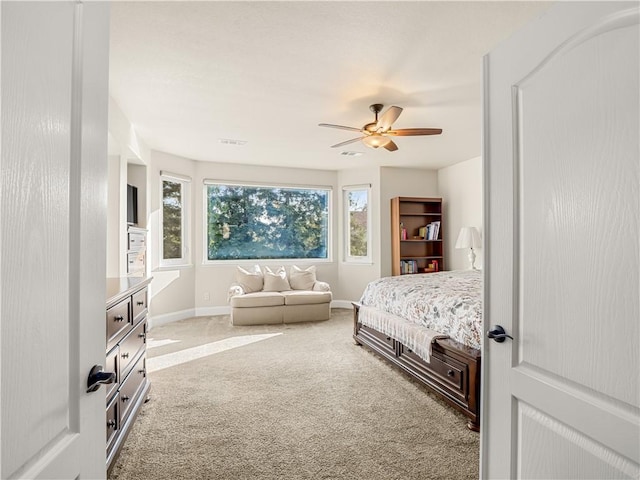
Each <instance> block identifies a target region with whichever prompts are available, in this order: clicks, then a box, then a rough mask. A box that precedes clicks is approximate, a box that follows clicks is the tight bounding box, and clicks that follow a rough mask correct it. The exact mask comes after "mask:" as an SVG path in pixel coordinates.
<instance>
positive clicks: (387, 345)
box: [360, 325, 396, 356]
mask: <svg viewBox="0 0 640 480" xmlns="http://www.w3.org/2000/svg"><path fill="white" fill-rule="evenodd" d="M360 334H361V335H362V334H364V335H365V336H366V337H367V338H368V339H369V340H370V341H372V342H373V343H375V344H376V345H377V346H378V348H381V349H383V350H385V351H386V352H387V353H390V354H392V355H394V356H395V354H396V341H395V340H394V339H393V338H391V337H390V336H388V335H385V334H384V333H381V332H378V331H377V330H374V329H372V328H369V327H366V326H364V325H361V326H360Z"/></svg>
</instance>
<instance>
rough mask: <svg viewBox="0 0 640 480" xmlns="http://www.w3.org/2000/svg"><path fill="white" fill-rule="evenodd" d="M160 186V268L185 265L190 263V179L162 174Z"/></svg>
mask: <svg viewBox="0 0 640 480" xmlns="http://www.w3.org/2000/svg"><path fill="white" fill-rule="evenodd" d="M160 184H161V187H162V193H161V195H162V208H161V209H160V212H161V213H160V224H161V232H162V242H161V243H160V266H169V265H185V264H188V263H189V259H188V251H189V250H188V245H189V242H188V231H189V230H188V222H187V219H188V215H187V211H188V209H187V205H188V202H189V198H188V195H189V188H188V187H189V184H190V179H188V178H186V177H181V176H178V175H174V174H168V173H165V172H161V175H160Z"/></svg>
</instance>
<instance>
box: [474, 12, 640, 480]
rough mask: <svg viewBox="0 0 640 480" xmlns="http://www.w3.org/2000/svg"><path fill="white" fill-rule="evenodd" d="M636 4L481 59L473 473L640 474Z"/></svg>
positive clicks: (572, 16) (536, 26) (567, 15)
mask: <svg viewBox="0 0 640 480" xmlns="http://www.w3.org/2000/svg"><path fill="white" fill-rule="evenodd" d="M639 45H640V34H639V30H638V3H637V2H628V3H624V2H621V3H610V2H594V3H588V2H585V3H574V2H567V3H563V4H559V5H557V6H555V7H554V8H552V9H551V10H550V11H549V12H547V13H546V14H544V15H543V16H542V17H541V18H540V19H538V20H537V21H535V22H533V23H532V24H530V25H529V26H528V27H526V28H525V29H523V30H522V31H520V32H518V34H517V35H515V36H514V37H512V38H511V39H509V40H508V41H507V42H505V43H504V44H502V45H500V46H499V47H498V48H497V49H496V50H495V51H493V52H491V53H490V54H489V55H487V57H486V58H485V113H484V115H485V133H484V135H485V137H484V140H485V143H484V148H485V152H484V154H485V166H486V170H485V182H486V184H485V192H486V193H485V194H486V197H487V198H486V202H485V204H486V205H487V210H486V212H485V213H486V220H487V221H486V222H485V225H486V226H487V228H486V238H487V246H488V249H487V250H488V252H487V253H486V255H487V257H486V259H485V265H486V270H485V315H484V318H485V329H486V330H488V329H490V327H491V326H492V325H495V324H499V325H502V326H503V327H504V328H505V330H506V331H507V333H509V334H511V335H512V336H513V340H510V339H506V341H505V342H503V343H497V342H495V341H493V340H489V339H486V340H485V344H484V354H483V356H484V358H483V362H484V365H483V367H484V372H483V374H484V376H483V417H482V427H481V428H482V432H483V433H482V442H481V444H482V447H481V451H482V453H481V458H482V461H481V463H482V466H481V472H482V475H483V477H484V478H492V479H493V478H545V479H552V478H561V479H569V478H575V479H587V478H592V479H610V478H616V479H617V478H639V477H640V467H639V464H640V308H639V296H640V295H639V293H640V283H639V269H640V267H639V246H640V232H639V230H640V222H639V216H640V193H639V190H640V143H639V140H638V137H639V131H640V122H639V116H640V113H639V101H640V99H639V95H638V94H639V90H640V84H639V81H638V76H639V64H638V58H639V56H640V49H639Z"/></svg>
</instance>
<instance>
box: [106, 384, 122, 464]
mask: <svg viewBox="0 0 640 480" xmlns="http://www.w3.org/2000/svg"><path fill="white" fill-rule="evenodd" d="M119 406H120V405H119V402H118V397H117V396H116V397H113V398H112V399H111V402H109V403H108V405H107V424H106V428H107V456H108V455H109V453H110V452H111V449H112V448H113V444H114V441H115V439H116V436H117V433H118V431H119V430H120V415H118V407H119Z"/></svg>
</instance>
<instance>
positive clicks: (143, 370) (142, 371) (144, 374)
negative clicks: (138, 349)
mask: <svg viewBox="0 0 640 480" xmlns="http://www.w3.org/2000/svg"><path fill="white" fill-rule="evenodd" d="M138 373H139V374H140V375H142V376H143V377H146V376H147V369H146V368H143V369H142V370H138Z"/></svg>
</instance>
